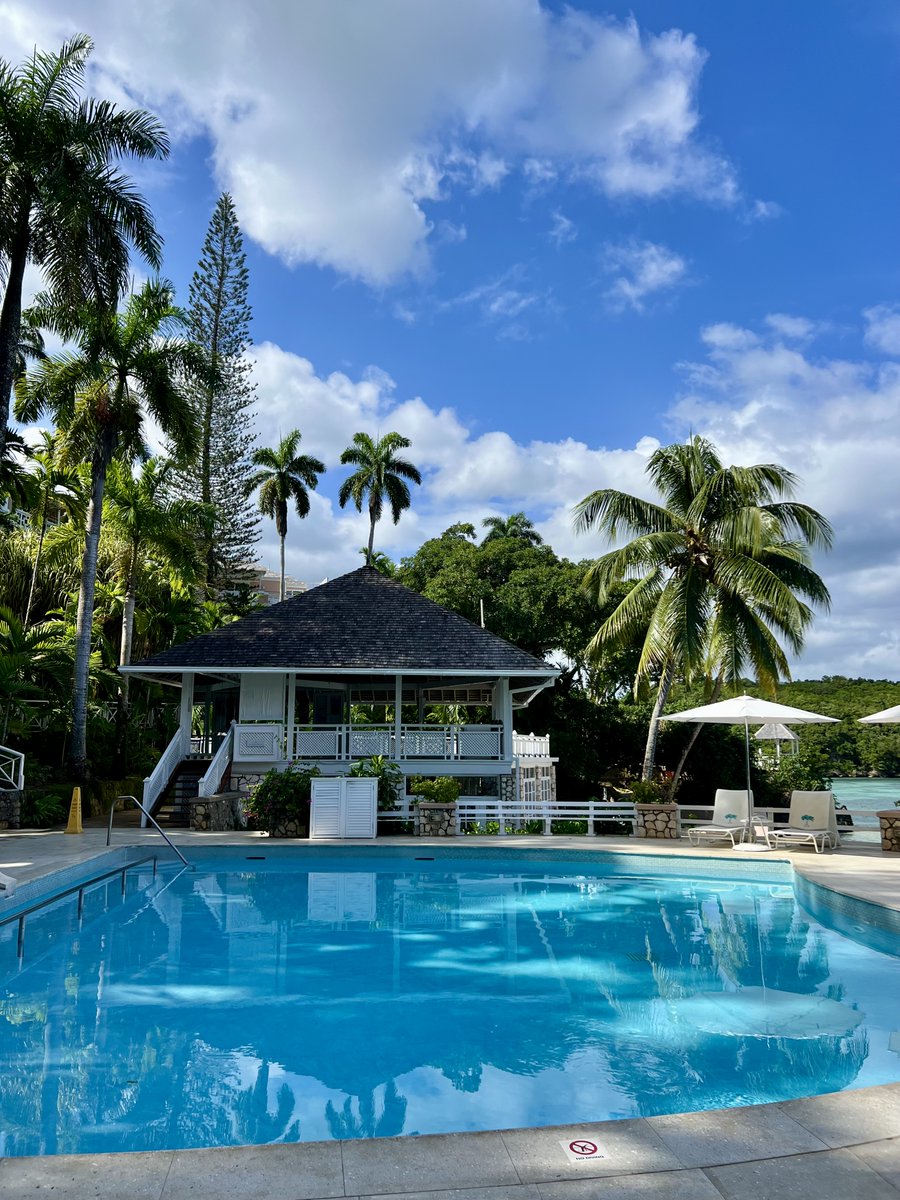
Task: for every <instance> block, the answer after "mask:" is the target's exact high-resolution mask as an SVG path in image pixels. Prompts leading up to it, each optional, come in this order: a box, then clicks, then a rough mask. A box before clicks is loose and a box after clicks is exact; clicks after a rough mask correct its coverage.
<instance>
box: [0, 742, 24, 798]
mask: <svg viewBox="0 0 900 1200" xmlns="http://www.w3.org/2000/svg"><path fill="white" fill-rule="evenodd" d="M24 786H25V755H24V754H22V752H21V751H19V750H11V749H10V748H9V746H0V791H8V790H10V789H13V790H15V791H17V792H21V790H22V788H24Z"/></svg>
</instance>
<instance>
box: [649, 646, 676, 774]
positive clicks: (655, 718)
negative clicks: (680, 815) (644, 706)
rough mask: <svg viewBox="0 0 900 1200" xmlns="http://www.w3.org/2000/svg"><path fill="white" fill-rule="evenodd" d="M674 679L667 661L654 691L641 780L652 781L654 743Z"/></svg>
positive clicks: (672, 664) (654, 764)
mask: <svg viewBox="0 0 900 1200" xmlns="http://www.w3.org/2000/svg"><path fill="white" fill-rule="evenodd" d="M674 678H675V664H674V663H673V662H672V660H671V659H669V660H668V661H667V662H666V665H665V666H664V667H663V673H662V675H661V676H660V679H659V687H658V688H657V689H656V702H655V703H654V705H653V713H652V715H651V717H650V728H649V729H648V730H647V746H646V749H645V750H644V764H643V766H642V767H641V779H652V778H653V768H654V767H655V766H656V743H657V740H658V739H659V722H660V718H661V716H662V710H663V709H664V708H665V707H666V701H667V700H668V698H669V690H670V689H671V687H672V681H673V679H674Z"/></svg>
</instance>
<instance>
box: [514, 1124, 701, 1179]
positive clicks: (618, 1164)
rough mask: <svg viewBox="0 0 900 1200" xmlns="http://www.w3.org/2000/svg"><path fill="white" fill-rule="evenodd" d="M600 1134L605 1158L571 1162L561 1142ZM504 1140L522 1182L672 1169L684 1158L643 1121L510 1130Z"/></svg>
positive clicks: (599, 1137) (598, 1139)
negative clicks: (676, 1153) (675, 1152)
mask: <svg viewBox="0 0 900 1200" xmlns="http://www.w3.org/2000/svg"><path fill="white" fill-rule="evenodd" d="M592 1135H596V1140H597V1141H598V1142H599V1144H600V1148H601V1149H602V1150H603V1152H604V1155H605V1157H604V1158H602V1159H594V1160H591V1161H585V1162H570V1161H569V1160H568V1159H567V1157H566V1153H565V1150H564V1149H563V1147H562V1146H561V1145H560V1142H561V1141H572V1140H573V1139H578V1138H591V1137H592ZM503 1141H504V1142H505V1143H506V1147H507V1149H508V1150H509V1155H510V1158H511V1159H512V1161H513V1163H514V1164H515V1168H516V1170H517V1171H518V1173H519V1178H520V1179H521V1180H522V1182H523V1183H542V1182H550V1181H551V1180H554V1179H579V1178H584V1177H597V1176H603V1175H624V1174H627V1173H639V1172H645V1171H670V1170H675V1169H676V1168H677V1167H680V1166H682V1163H681V1162H680V1160H679V1159H678V1158H677V1157H676V1155H675V1154H673V1152H672V1151H671V1150H670V1149H669V1148H668V1146H666V1145H665V1143H664V1142H663V1141H662V1140H661V1139H660V1137H659V1135H658V1134H657V1133H655V1132H654V1130H653V1129H652V1127H651V1126H650V1124H649V1122H647V1121H645V1120H643V1119H640V1118H639V1119H637V1120H630V1121H608V1122H605V1123H601V1124H599V1125H597V1126H591V1125H558V1126H551V1127H548V1128H545V1129H508V1130H504V1131H503Z"/></svg>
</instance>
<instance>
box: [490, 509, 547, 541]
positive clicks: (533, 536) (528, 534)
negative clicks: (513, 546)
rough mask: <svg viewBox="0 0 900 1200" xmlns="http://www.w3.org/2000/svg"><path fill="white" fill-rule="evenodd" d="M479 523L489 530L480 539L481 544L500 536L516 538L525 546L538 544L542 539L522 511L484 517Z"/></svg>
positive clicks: (499, 538) (497, 539)
mask: <svg viewBox="0 0 900 1200" xmlns="http://www.w3.org/2000/svg"><path fill="white" fill-rule="evenodd" d="M481 524H482V525H483V526H484V527H485V529H487V530H488V531H489V532H488V533H486V534H485V535H484V538H483V539H482V543H481V544H482V545H483V546H486V545H487V544H488V542H496V541H499V540H501V539H502V538H517V539H518V540H519V541H521V542H524V543H525V545H527V546H540V545H542V544H543V541H544V539H543V538H542V537H541V535H540V534H539V533H538V531H537V530H536V529H535V527H534V524H533V522H531V521H530V520H529V519H528V517H526V516H525V514H524V513H523V512H516V513H513V514H512V516H510V517H485V518H484V520H483V521H482V522H481Z"/></svg>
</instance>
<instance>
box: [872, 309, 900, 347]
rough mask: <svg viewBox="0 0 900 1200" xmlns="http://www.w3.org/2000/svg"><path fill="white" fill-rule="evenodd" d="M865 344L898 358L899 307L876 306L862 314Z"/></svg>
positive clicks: (899, 336)
mask: <svg viewBox="0 0 900 1200" xmlns="http://www.w3.org/2000/svg"><path fill="white" fill-rule="evenodd" d="M863 317H864V318H865V321H866V333H865V339H866V344H867V345H869V346H873V347H874V348H875V349H876V350H881V351H883V352H884V353H885V354H890V355H892V356H894V357H900V305H897V304H878V305H876V306H875V307H874V308H867V309H866V310H865V311H864V312H863Z"/></svg>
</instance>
